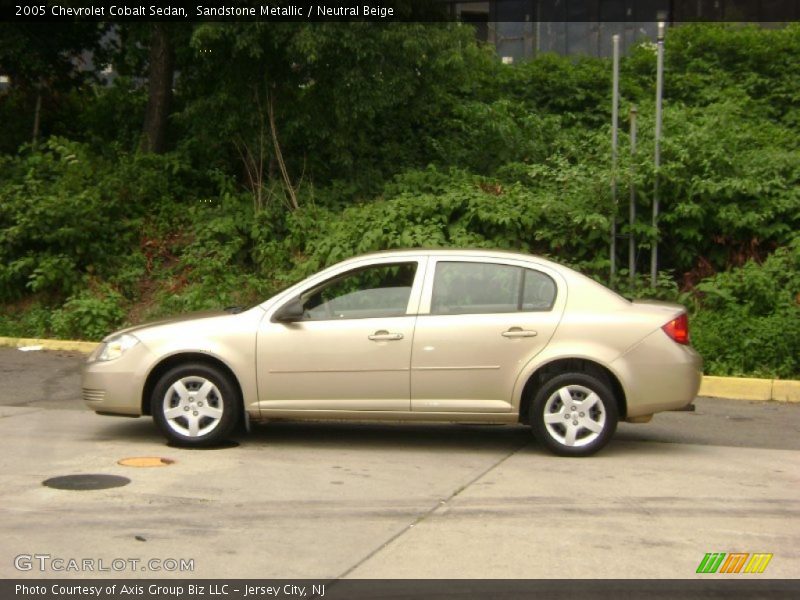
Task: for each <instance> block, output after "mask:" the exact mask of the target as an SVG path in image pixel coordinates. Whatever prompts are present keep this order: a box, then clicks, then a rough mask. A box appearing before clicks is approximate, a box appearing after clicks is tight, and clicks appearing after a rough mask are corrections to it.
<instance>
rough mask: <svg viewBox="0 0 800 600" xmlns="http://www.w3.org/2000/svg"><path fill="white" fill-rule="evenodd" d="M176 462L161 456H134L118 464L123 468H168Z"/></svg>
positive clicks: (119, 461)
mask: <svg viewBox="0 0 800 600" xmlns="http://www.w3.org/2000/svg"><path fill="white" fill-rule="evenodd" d="M174 462H175V461H174V460H172V459H171V458H161V457H160V456H134V457H131V458H123V459H121V460H118V461H117V464H118V465H122V466H123V467H166V466H167V465H171V464H173V463H174Z"/></svg>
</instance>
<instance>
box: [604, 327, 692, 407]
mask: <svg viewBox="0 0 800 600" xmlns="http://www.w3.org/2000/svg"><path fill="white" fill-rule="evenodd" d="M611 366H612V369H613V370H614V371H616V372H617V373H618V374H619V375H620V380H621V381H622V382H624V384H623V385H624V388H625V397H626V401H627V415H626V416H627V417H639V416H645V415H652V414H653V413H657V412H661V411H666V410H681V409H684V408H686V407H688V406H689V405H691V404H692V402H693V401H694V399H695V397H696V396H697V391H698V390H699V389H700V382H701V381H702V379H703V359H702V357H701V356H700V355H699V354H698V353H697V351H695V349H694V348H692V347H691V346H684V345H682V344H677V343H675V342H674V341H672V340H671V339H670V338H669V337H667V335H666V334H665V333H664V332H663V331H661V330H660V329H658V330H656V331H654V332H653V333H651V334H650V335H649V336H647V337H646V338H645V339H644V340H642V342H641V343H639V344H637V345H636V346H634V347H633V348H632V349H630V350H629V351H628V352H626V353H625V354H623V355H622V356H620V357H619V358H618V359H617V360H615V361H614V362H613V363H612V365H611Z"/></svg>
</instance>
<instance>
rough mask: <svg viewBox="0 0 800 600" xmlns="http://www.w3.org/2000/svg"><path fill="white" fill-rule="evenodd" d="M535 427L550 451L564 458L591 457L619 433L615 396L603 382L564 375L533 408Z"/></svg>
mask: <svg viewBox="0 0 800 600" xmlns="http://www.w3.org/2000/svg"><path fill="white" fill-rule="evenodd" d="M530 415H531V426H532V427H533V431H534V433H535V435H536V437H537V438H538V439H539V440H540V441H541V442H542V443H543V444H544V445H545V446H547V448H548V449H549V450H550V451H552V452H554V453H555V454H558V455H561V456H589V455H591V454H594V453H595V452H597V451H598V450H600V449H601V448H603V446H605V445H606V444H607V443H608V442H609V440H610V439H611V437H612V436H613V435H614V432H615V431H616V429H617V421H618V420H619V414H618V410H617V403H616V399H615V398H614V395H613V394H612V393H611V390H609V388H608V386H607V385H606V384H605V383H604V382H602V381H601V380H600V379H598V378H596V377H594V376H592V375H587V374H585V373H564V374H562V375H556V376H555V377H553V378H552V379H550V380H548V381H547V382H546V383H545V384H544V385H543V386H542V387H541V388H540V389H539V391H538V392H537V393H536V396H535V397H534V399H533V404H532V406H531V413H530Z"/></svg>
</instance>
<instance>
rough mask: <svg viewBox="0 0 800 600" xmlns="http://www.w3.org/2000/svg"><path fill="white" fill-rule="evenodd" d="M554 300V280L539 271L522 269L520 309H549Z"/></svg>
mask: <svg viewBox="0 0 800 600" xmlns="http://www.w3.org/2000/svg"><path fill="white" fill-rule="evenodd" d="M555 301H556V282H555V281H553V280H552V279H551V278H550V277H549V276H548V275H545V274H544V273H542V272H541V271H534V270H533V269H524V282H523V288H522V306H521V307H520V308H521V310H550V309H551V308H553V304H554V303H555Z"/></svg>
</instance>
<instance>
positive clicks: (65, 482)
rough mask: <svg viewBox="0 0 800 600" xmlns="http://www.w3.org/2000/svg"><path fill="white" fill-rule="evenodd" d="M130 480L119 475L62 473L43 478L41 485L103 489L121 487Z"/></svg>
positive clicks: (73, 488) (78, 488)
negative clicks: (58, 475)
mask: <svg viewBox="0 0 800 600" xmlns="http://www.w3.org/2000/svg"><path fill="white" fill-rule="evenodd" d="M130 482H131V480H130V479H128V478H127V477H120V476H119V475H99V474H91V475H64V476H62V477H51V478H50V479H45V480H44V481H43V482H42V485H46V486H47V487H51V488H55V489H57V490H105V489H108V488H115V487H122V486H123V485H128V484H129V483H130Z"/></svg>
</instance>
